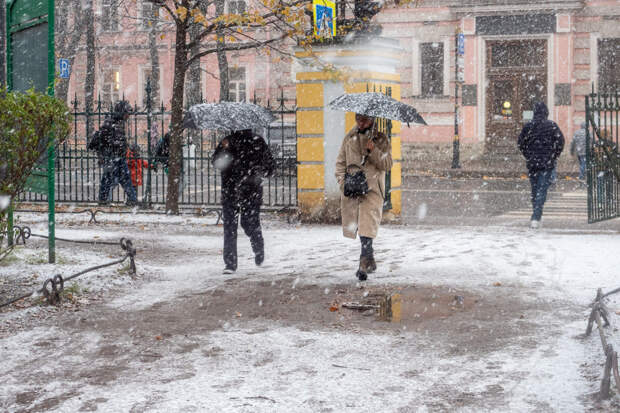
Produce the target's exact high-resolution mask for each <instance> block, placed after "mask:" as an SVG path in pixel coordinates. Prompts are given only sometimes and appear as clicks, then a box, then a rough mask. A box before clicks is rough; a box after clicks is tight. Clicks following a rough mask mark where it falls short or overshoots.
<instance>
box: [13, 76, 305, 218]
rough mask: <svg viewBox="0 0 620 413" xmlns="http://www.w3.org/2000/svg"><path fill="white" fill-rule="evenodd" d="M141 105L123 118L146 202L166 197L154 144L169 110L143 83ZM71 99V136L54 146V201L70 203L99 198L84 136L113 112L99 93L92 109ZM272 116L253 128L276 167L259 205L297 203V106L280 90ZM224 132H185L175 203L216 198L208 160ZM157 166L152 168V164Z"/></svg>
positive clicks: (119, 198) (36, 198)
mask: <svg viewBox="0 0 620 413" xmlns="http://www.w3.org/2000/svg"><path fill="white" fill-rule="evenodd" d="M145 96H146V98H145V101H144V106H143V107H139V106H138V105H137V104H134V111H133V113H132V114H131V116H130V118H129V120H128V121H127V137H128V139H127V140H128V143H129V144H130V145H137V147H138V148H139V149H140V157H139V159H134V158H128V161H129V163H130V165H131V164H132V162H134V163H133V165H135V164H138V163H139V164H140V165H139V166H138V167H137V169H138V170H141V179H137V176H136V173H134V176H135V177H136V179H135V180H134V187H136V191H137V193H138V200H139V201H141V202H143V203H144V204H147V205H151V204H163V203H165V202H166V194H167V187H168V178H167V173H166V172H167V171H166V170H165V169H164V168H163V166H162V165H161V164H157V163H156V158H155V147H156V145H157V143H158V141H159V140H160V139H161V137H162V136H163V135H164V134H165V133H166V132H167V131H168V129H169V123H170V112H169V111H167V110H166V108H165V107H164V106H163V104H162V105H161V106H160V107H159V108H153V109H151V108H152V107H153V106H151V94H150V87H149V86H148V85H147V90H146V93H145ZM72 105H73V136H72V137H71V138H69V139H68V140H67V141H66V142H65V143H64V144H63V145H61V146H60V147H59V148H58V150H57V163H56V201H57V202H73V203H92V202H97V201H98V199H99V197H98V193H99V186H100V182H101V174H102V170H101V167H100V166H99V164H98V159H97V155H96V154H95V153H94V152H92V151H88V150H87V149H86V143H87V139H86V137H87V136H92V134H93V132H94V131H96V130H98V129H99V128H100V126H101V125H102V124H103V121H104V119H105V118H106V117H108V116H110V115H111V105H110V104H109V103H107V104H106V103H104V102H102V101H101V99H99V100H98V102H97V103H96V109H95V110H93V111H88V110H80V109H79V105H80V103H79V102H78V101H77V97H76V98H75V99H74V101H73V102H72ZM267 106H268V107H270V106H271V107H270V109H271V111H272V112H273V114H274V116H275V117H276V121H274V122H273V123H272V124H271V125H270V126H269V128H266V129H264V130H262V131H257V132H258V133H259V134H261V135H262V136H263V137H264V138H265V140H266V141H267V143H268V144H269V147H270V148H271V150H272V153H273V156H274V158H275V160H276V164H277V170H276V172H275V174H274V175H273V176H272V177H270V178H269V179H268V180H265V181H264V184H263V186H264V188H263V189H264V196H263V205H264V206H267V207H293V206H296V205H297V135H296V133H297V132H296V131H297V128H296V108H295V105H294V104H287V102H286V100H285V99H284V95H283V92H281V93H280V97H279V98H278V99H276V104H275V105H271V102H267ZM222 137H223V136H220V135H218V133H216V132H213V131H197V130H189V131H185V134H184V145H183V170H182V172H183V181H182V183H181V187H180V188H179V189H180V191H179V192H180V194H179V203H180V204H181V205H187V206H189V205H195V206H202V205H205V206H208V205H219V204H220V196H221V195H220V184H221V178H220V174H219V172H218V171H217V170H216V169H214V168H213V166H212V164H211V155H212V153H213V151H214V150H215V147H216V145H217V143H218V141H219V140H220V139H221V138H222ZM155 168H156V169H155ZM20 200H21V201H28V202H43V201H46V198H45V197H44V196H42V195H38V194H35V193H32V192H26V193H22V194H21V196H20ZM124 201H125V195H124V191H123V189H122V188H121V187H120V185H118V186H116V188H115V189H114V190H113V191H112V194H111V202H112V203H119V202H124Z"/></svg>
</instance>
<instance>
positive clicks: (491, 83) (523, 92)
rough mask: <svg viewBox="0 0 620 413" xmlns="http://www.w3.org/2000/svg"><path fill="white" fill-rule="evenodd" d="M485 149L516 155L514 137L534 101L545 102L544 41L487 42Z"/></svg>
mask: <svg viewBox="0 0 620 413" xmlns="http://www.w3.org/2000/svg"><path fill="white" fill-rule="evenodd" d="M486 68H487V79H488V87H487V94H486V95H487V96H486V99H487V100H486V106H487V111H486V112H487V113H486V142H485V151H486V152H487V153H489V154H497V155H517V154H518V151H517V138H518V136H519V132H520V131H521V128H522V127H523V125H524V124H525V123H527V122H528V121H529V120H530V119H532V115H533V110H534V104H535V103H536V102H537V101H543V102H545V103H547V41H546V40H543V39H535V40H503V41H489V42H487V62H486Z"/></svg>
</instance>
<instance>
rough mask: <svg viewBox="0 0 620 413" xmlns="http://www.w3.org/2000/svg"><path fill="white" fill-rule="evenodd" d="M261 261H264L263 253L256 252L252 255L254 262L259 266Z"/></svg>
mask: <svg viewBox="0 0 620 413" xmlns="http://www.w3.org/2000/svg"><path fill="white" fill-rule="evenodd" d="M263 261H265V253H264V252H257V253H256V255H254V262H255V263H256V265H257V266H259V267H260V266H261V265H262V264H263Z"/></svg>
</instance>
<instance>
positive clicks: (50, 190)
mask: <svg viewBox="0 0 620 413" xmlns="http://www.w3.org/2000/svg"><path fill="white" fill-rule="evenodd" d="M48 1H49V3H48V12H47V28H48V34H47V83H48V88H47V93H48V95H50V96H54V78H55V76H56V71H55V69H56V65H55V64H54V63H55V60H56V59H55V53H54V0H48ZM49 139H50V146H49V148H48V149H47V154H48V155H47V203H48V215H47V227H48V232H49V240H48V262H49V263H50V264H54V263H55V262H56V228H55V225H54V222H55V219H56V218H55V215H54V213H55V201H56V191H55V184H56V182H55V173H56V168H55V166H56V162H55V161H56V158H55V155H56V153H55V152H56V149H55V143H54V137H53V136H50V138H49Z"/></svg>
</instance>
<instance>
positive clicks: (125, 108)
mask: <svg viewBox="0 0 620 413" xmlns="http://www.w3.org/2000/svg"><path fill="white" fill-rule="evenodd" d="M129 113H131V106H130V105H129V103H128V102H126V101H124V100H122V101H120V102H118V103H116V105H114V110H113V111H112V115H111V117H109V118H106V119H105V120H104V122H103V125H101V128H100V129H99V130H98V131H97V132H95V133H94V135H93V136H92V138H91V139H90V141H89V143H88V149H90V150H93V151H96V152H97V154H98V155H99V157H100V158H103V159H110V158H122V157H125V154H126V152H127V148H128V146H127V136H126V135H125V115H127V114H129Z"/></svg>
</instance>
